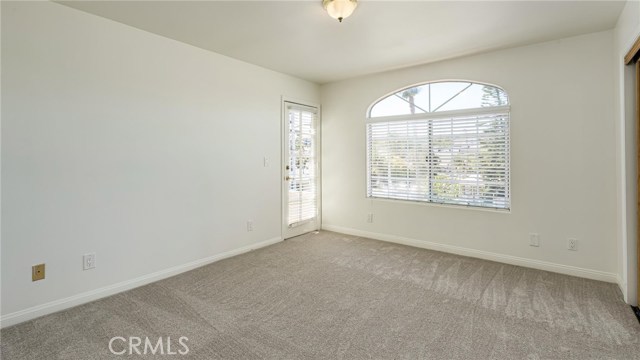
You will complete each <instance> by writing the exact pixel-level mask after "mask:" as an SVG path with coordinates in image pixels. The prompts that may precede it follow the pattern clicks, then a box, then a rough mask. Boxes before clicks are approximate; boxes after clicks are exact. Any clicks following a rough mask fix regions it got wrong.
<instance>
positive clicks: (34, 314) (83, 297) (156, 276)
mask: <svg viewBox="0 0 640 360" xmlns="http://www.w3.org/2000/svg"><path fill="white" fill-rule="evenodd" d="M280 241H282V238H281V237H275V238H272V239H269V240H265V241H261V242H259V243H256V244H252V245H248V246H243V247H241V248H238V249H234V250H231V251H227V252H224V253H221V254H217V255H213V256H209V257H206V258H203V259H199V260H196V261H192V262H189V263H186V264H182V265H178V266H174V267H171V268H168V269H165V270H160V271H157V272H154V273H152V274H147V275H144V276H140V277H138V278H135V279H131V280H127V281H123V282H119V283H117V284H113V285H109V286H105V287H102V288H99V289H95V290H91V291H87V292H84V293H81V294H77V295H73V296H70V297H67V298H64V299H59V300H55V301H51V302H48V303H46V304H42V305H37V306H34V307H30V308H28V309H24V310H20V311H16V312H13V313H10V314H7V315H3V316H2V317H0V328H4V327H8V326H12V325H16V324H19V323H21V322H24V321H28V320H31V319H35V318H38V317H41V316H44V315H48V314H52V313H55V312H58V311H61V310H65V309H68V308H71V307H74V306H78V305H82V304H86V303H88V302H91V301H95V300H98V299H101V298H104V297H107V296H111V295H114V294H117V293H120V292H123V291H126V290H130V289H133V288H136V287H139V286H142V285H146V284H150V283H152V282H156V281H158V280H162V279H166V278H169V277H172V276H175V275H178V274H180V273H183V272H186V271H189V270H193V269H195V268H199V267H201V266H204V265H207V264H211V263H214V262H216V261H220V260H223V259H226V258H230V257H232V256H236V255H240V254H242V253H246V252H249V251H251V250H255V249H259V248H261V247H265V246H269V245H272V244H275V243H277V242H280Z"/></svg>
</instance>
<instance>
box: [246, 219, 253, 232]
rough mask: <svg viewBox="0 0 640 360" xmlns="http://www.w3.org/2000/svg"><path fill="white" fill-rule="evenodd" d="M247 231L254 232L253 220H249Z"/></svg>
mask: <svg viewBox="0 0 640 360" xmlns="http://www.w3.org/2000/svg"><path fill="white" fill-rule="evenodd" d="M247 231H253V220H247Z"/></svg>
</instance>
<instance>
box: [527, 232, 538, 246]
mask: <svg viewBox="0 0 640 360" xmlns="http://www.w3.org/2000/svg"><path fill="white" fill-rule="evenodd" d="M529 246H535V247H538V246H540V235H538V234H537V233H529Z"/></svg>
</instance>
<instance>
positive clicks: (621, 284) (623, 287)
mask: <svg viewBox="0 0 640 360" xmlns="http://www.w3.org/2000/svg"><path fill="white" fill-rule="evenodd" d="M616 282H617V283H618V287H619V288H620V291H621V292H622V298H623V299H624V302H626V303H627V304H629V299H628V298H627V282H626V281H625V280H624V279H623V278H622V276H620V275H619V274H618V276H617V281H616Z"/></svg>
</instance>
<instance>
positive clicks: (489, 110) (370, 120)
mask: <svg viewBox="0 0 640 360" xmlns="http://www.w3.org/2000/svg"><path fill="white" fill-rule="evenodd" d="M449 81H451V82H469V83H473V84H479V85H486V86H491V87H495V88H498V89H500V90H502V91H504V90H503V89H502V88H501V87H500V86H496V85H492V84H486V83H481V82H475V81H469V80H440V81H433V82H427V83H420V84H417V85H413V86H409V87H405V88H402V89H399V90H395V91H393V92H391V93H389V94H387V95H385V96H383V97H381V98H379V99H377V100H376V101H375V102H373V103H372V104H371V105H370V106H369V109H368V110H367V117H366V121H365V131H364V135H365V144H366V151H365V177H366V186H365V196H366V198H367V199H369V200H379V201H391V202H403V203H406V202H409V203H415V204H421V205H429V206H444V207H452V208H468V209H474V210H481V211H491V212H504V213H510V212H511V208H512V198H511V105H510V101H509V104H508V105H502V106H492V107H480V108H470V109H461V110H450V111H440V112H429V113H417V114H408V115H392V116H380V117H371V112H372V110H373V108H374V107H375V106H376V105H377V104H378V103H379V102H380V101H382V100H384V99H386V98H387V97H389V96H392V95H393V94H396V93H398V92H400V91H403V90H404V89H409V88H412V87H417V86H423V85H426V84H429V83H432V84H433V83H439V82H449ZM505 94H506V92H505ZM490 114H505V115H506V116H507V125H506V131H507V136H506V137H507V144H506V145H507V150H508V154H507V156H506V162H507V171H506V181H507V183H506V198H507V206H506V207H504V208H503V207H492V206H478V205H468V204H456V203H449V202H435V201H431V200H429V201H426V200H411V199H397V198H390V197H380V196H372V195H371V194H370V186H371V173H370V169H371V167H370V163H369V162H370V156H371V155H370V154H369V147H370V144H369V130H368V125H369V124H375V123H388V122H400V121H411V120H438V119H447V118H449V119H450V118H455V117H465V116H475V115H490ZM429 197H431V195H429Z"/></svg>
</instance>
